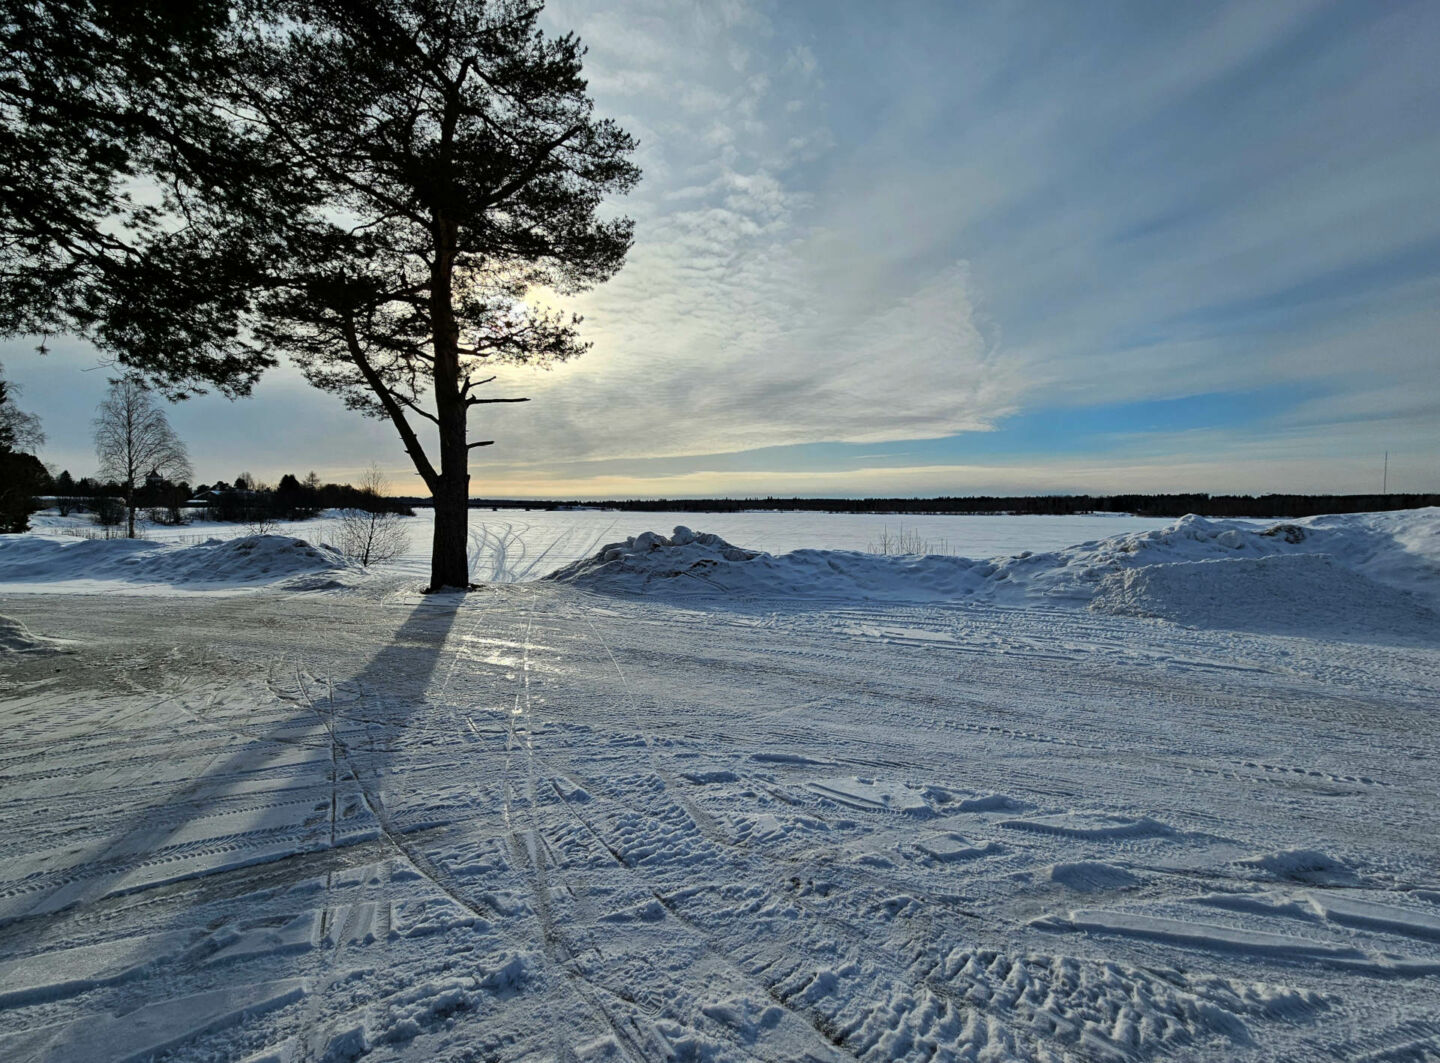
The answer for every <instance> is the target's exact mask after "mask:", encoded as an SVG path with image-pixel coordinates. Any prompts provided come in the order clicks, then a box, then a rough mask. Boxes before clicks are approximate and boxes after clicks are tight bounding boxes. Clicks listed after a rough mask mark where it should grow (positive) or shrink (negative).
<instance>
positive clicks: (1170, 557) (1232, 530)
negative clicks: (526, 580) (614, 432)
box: [545, 507, 1440, 638]
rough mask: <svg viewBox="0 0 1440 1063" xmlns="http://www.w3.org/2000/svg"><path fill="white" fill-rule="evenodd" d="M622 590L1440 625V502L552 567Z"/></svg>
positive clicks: (665, 542)
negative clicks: (1028, 538) (1030, 547)
mask: <svg viewBox="0 0 1440 1063" xmlns="http://www.w3.org/2000/svg"><path fill="white" fill-rule="evenodd" d="M545 578H546V579H552V580H558V581H562V582H567V583H573V584H577V585H579V586H583V587H586V588H588V589H593V590H600V591H605V592H608V593H617V594H644V593H664V594H669V595H698V596H705V597H717V598H727V597H728V598H788V599H849V600H854V599H857V598H858V599H869V600H889V601H955V600H962V599H966V598H973V599H976V600H980V601H989V602H996V603H1000V604H1006V605H1019V606H1025V605H1049V606H1056V605H1060V606H1071V607H1075V608H1084V607H1086V606H1089V607H1091V608H1092V609H1094V610H1096V611H1098V612H1105V613H1110V614H1112V615H1126V616H1144V617H1158V618H1161V619H1165V620H1169V621H1175V622H1181V623H1186V624H1191V625H1195V626H1201V627H1216V628H1228V629H1233V630H1250V631H1262V632H1270V633H1276V632H1279V633H1287V634H1301V635H1322V636H1324V635H1333V636H1366V635H1375V636H1384V637H1392V636H1402V637H1403V636H1418V637H1421V638H1432V637H1433V636H1434V633H1435V632H1436V631H1440V615H1437V610H1440V508H1433V507H1432V508H1430V509H1421V510H1408V511H1401V512H1398V513H1362V514H1350V515H1341V516H1326V517H1312V518H1308V519H1306V520H1301V521H1293V522H1282V523H1277V524H1272V525H1263V524H1256V523H1252V522H1244V521H1234V520H1207V519H1205V518H1202V517H1195V516H1190V517H1183V518H1181V519H1180V520H1177V521H1175V522H1174V523H1173V524H1171V525H1169V526H1168V527H1165V528H1159V529H1155V530H1151V531H1143V532H1135V533H1131V534H1126V535H1116V536H1112V537H1110V538H1108V539H1101V540H1097V541H1095V542H1088V543H1082V544H1080V545H1078V546H1073V547H1069V548H1067V549H1065V550H1057V551H1049V552H1045V553H1038V554H1037V553H1029V552H1026V553H1024V554H1020V555H1017V556H1014V557H1003V558H994V559H991V560H985V561H982V560H975V559H971V558H963V557H950V556H940V555H929V556H910V557H884V556H879V555H875V554H865V553H858V552H855V551H849V550H796V551H794V552H792V553H788V554H780V555H774V554H767V553H762V552H759V551H754V550H746V549H743V548H741V547H738V546H735V545H734V544H732V543H728V542H726V541H725V540H724V539H721V538H720V537H719V536H717V535H707V534H700V533H697V532H694V531H691V530H690V529H689V528H686V527H677V528H676V529H675V532H674V534H673V535H672V536H670V537H669V538H667V537H665V536H663V535H659V534H657V533H655V532H646V533H645V534H644V535H639V536H636V537H634V538H631V539H627V540H625V541H624V542H619V543H611V544H610V545H608V546H605V547H602V548H601V549H600V551H599V552H598V553H596V554H595V555H594V556H593V557H590V558H586V559H584V560H580V561H576V562H574V563H572V564H570V565H567V566H565V567H564V568H562V569H559V570H558V571H556V572H554V573H552V574H551V575H549V576H547V577H545Z"/></svg>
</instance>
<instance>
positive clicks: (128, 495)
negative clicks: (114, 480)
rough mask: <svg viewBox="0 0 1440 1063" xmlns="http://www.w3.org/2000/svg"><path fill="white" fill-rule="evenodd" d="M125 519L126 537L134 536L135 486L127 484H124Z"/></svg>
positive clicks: (131, 537)
mask: <svg viewBox="0 0 1440 1063" xmlns="http://www.w3.org/2000/svg"><path fill="white" fill-rule="evenodd" d="M125 519H126V529H125V535H126V538H129V539H133V538H135V488H134V487H132V486H130V485H129V484H127V485H126V486H125Z"/></svg>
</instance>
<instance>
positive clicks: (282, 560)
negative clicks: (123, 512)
mask: <svg viewBox="0 0 1440 1063" xmlns="http://www.w3.org/2000/svg"><path fill="white" fill-rule="evenodd" d="M357 571H358V567H357V566H356V565H354V564H353V563H352V562H350V561H347V560H346V559H345V558H344V557H343V556H342V555H341V554H340V553H339V552H338V551H337V550H334V549H333V548H331V547H329V546H315V545H312V544H310V543H308V542H306V541H305V540H304V539H293V538H290V537H289V536H286V535H248V536H245V537H244V538H240V539H230V540H228V541H226V540H220V539H211V540H209V541H208V542H203V543H198V544H195V545H190V546H182V545H178V544H170V543H158V542H151V541H149V540H145V539H51V538H45V537H42V536H37V535H6V536H0V586H3V588H4V589H5V590H6V591H17V590H52V591H59V590H65V591H76V590H80V591H84V590H120V589H124V588H125V586H126V585H133V586H134V587H135V588H137V589H140V588H143V589H144V590H145V591H146V592H147V593H154V592H155V591H157V590H160V589H163V588H170V589H176V590H187V591H227V590H236V589H246V588H256V587H263V586H276V585H278V586H280V587H282V588H285V589H288V590H322V589H326V588H329V587H337V586H340V585H341V579H342V578H343V577H344V576H347V575H353V574H354V573H355V572H357Z"/></svg>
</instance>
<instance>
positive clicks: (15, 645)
mask: <svg viewBox="0 0 1440 1063" xmlns="http://www.w3.org/2000/svg"><path fill="white" fill-rule="evenodd" d="M57 650H58V646H57V645H56V643H55V642H54V640H52V639H47V638H43V637H41V636H40V635H36V634H34V633H32V632H31V631H30V629H29V628H27V627H26V626H25V625H24V623H22V622H21V621H19V620H16V619H15V618H14V617H13V616H0V657H3V656H5V655H6V654H9V653H55V652H57Z"/></svg>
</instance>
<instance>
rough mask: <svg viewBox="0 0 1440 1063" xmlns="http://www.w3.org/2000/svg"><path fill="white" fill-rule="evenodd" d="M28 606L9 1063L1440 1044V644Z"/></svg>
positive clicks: (979, 1055) (4, 717)
mask: <svg viewBox="0 0 1440 1063" xmlns="http://www.w3.org/2000/svg"><path fill="white" fill-rule="evenodd" d="M0 612H4V613H7V614H10V615H11V616H13V617H15V618H17V619H18V620H19V621H21V622H22V623H23V625H24V627H25V628H28V632H29V634H28V635H25V636H24V637H25V638H27V639H29V641H28V642H23V643H22V642H21V641H17V643H16V644H17V645H22V646H23V649H24V652H18V651H17V652H16V653H14V654H12V655H11V656H10V657H8V658H6V659H5V667H4V670H3V672H0V721H3V727H4V733H5V736H6V741H5V743H4V745H3V747H0V793H3V795H4V802H3V805H0V820H3V829H0V852H3V862H0V868H3V882H0V1058H4V1059H7V1060H10V1059H14V1060H45V1061H52V1060H66V1061H86V1060H96V1061H99V1060H107V1061H115V1060H141V1059H149V1058H152V1057H158V1058H163V1059H171V1058H173V1059H187V1060H189V1059H206V1060H209V1059H233V1060H251V1061H259V1060H297V1061H298V1060H332V1061H338V1060H349V1059H356V1058H361V1057H366V1056H369V1057H370V1058H375V1059H402V1060H435V1059H454V1060H492V1059H493V1060H522V1059H523V1060H531V1059H533V1060H540V1059H557V1060H609V1059H614V1060H654V1061H658V1060H669V1059H765V1060H801V1059H814V1060H848V1059H862V1060H875V1061H878V1060H902V1059H903V1060H932V1059H934V1060H948V1059H974V1060H1004V1059H1011V1058H1015V1059H1026V1060H1029V1059H1041V1060H1047V1059H1049V1060H1072V1059H1074V1060H1112V1059H1113V1060H1125V1059H1146V1058H1157V1057H1158V1058H1178V1059H1227V1060H1228V1059H1240V1060H1247V1059H1248V1060H1271V1059H1294V1060H1313V1059H1324V1058H1335V1059H1372V1060H1381V1059H1392V1060H1401V1059H1420V1058H1429V1057H1431V1056H1433V1055H1436V1054H1440V844H1437V842H1436V822H1437V817H1440V788H1437V783H1436V762H1437V757H1440V737H1437V733H1436V728H1435V707H1436V705H1437V703H1440V650H1437V649H1436V648H1435V647H1434V643H1433V641H1432V642H1431V643H1430V645H1426V644H1424V642H1423V641H1417V640H1411V641H1410V642H1408V643H1407V642H1404V641H1403V640H1388V641H1387V640H1386V639H1383V638H1376V639H1369V640H1365V641H1338V640H1322V639H1318V638H1296V637H1282V636H1276V635H1273V634H1264V633H1250V634H1246V633H1240V632H1236V631H1222V630H1209V631H1195V630H1186V629H1183V628H1179V627H1176V626H1174V625H1171V624H1167V623H1163V622H1159V621H1153V620H1143V619H1134V618H1131V617H1125V616H1113V615H1097V614H1094V613H1087V612H1083V611H1076V610H1073V609H1056V608H1045V607H1037V608H1029V609H1016V608H1007V607H1003V606H1000V605H995V604H987V603H983V602H967V603H944V602H938V603H934V604H928V603H927V604H904V603H897V604H883V603H881V604H876V603H864V602H848V603H846V602H831V603H821V602H810V603H805V602H801V601H796V600H794V599H790V600H778V599H776V600H765V599H761V598H749V599H744V600H725V601H718V602H717V601H710V602H705V603H703V604H696V603H690V604H686V603H684V602H680V601H676V600H674V599H668V600H664V599H662V600H657V599H655V598H644V597H633V596H624V595H604V594H598V593H593V592H591V591H587V590H584V589H582V588H579V587H575V586H568V585H564V584H556V583H531V584H517V585H508V586H497V587H494V588H492V589H490V590H488V591H486V592H483V593H477V594H472V595H469V596H467V597H463V598H459V597H455V596H436V597H432V598H422V597H420V596H418V595H415V594H413V593H410V592H409V591H408V590H405V589H402V588H400V587H398V586H390V587H388V588H386V587H379V586H377V585H375V584H373V583H372V584H367V585H365V586H364V587H362V588H360V589H359V590H355V589H351V590H342V591H328V592H320V593H277V592H271V591H266V592H260V593H253V594H248V595H238V596H228V597H227V596H203V595H197V596H192V597H183V596H176V597H167V598H145V597H142V596H132V597H109V596H69V595H64V594H44V595H39V594H37V595H15V596H12V597H10V598H9V599H7V600H6V601H5V603H4V606H3V608H0ZM16 631H17V632H20V628H18V627H17V628H16ZM45 637H49V638H52V639H63V640H69V641H67V642H45V641H44V638H45ZM16 638H17V640H19V639H21V635H20V634H17V635H16Z"/></svg>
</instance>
